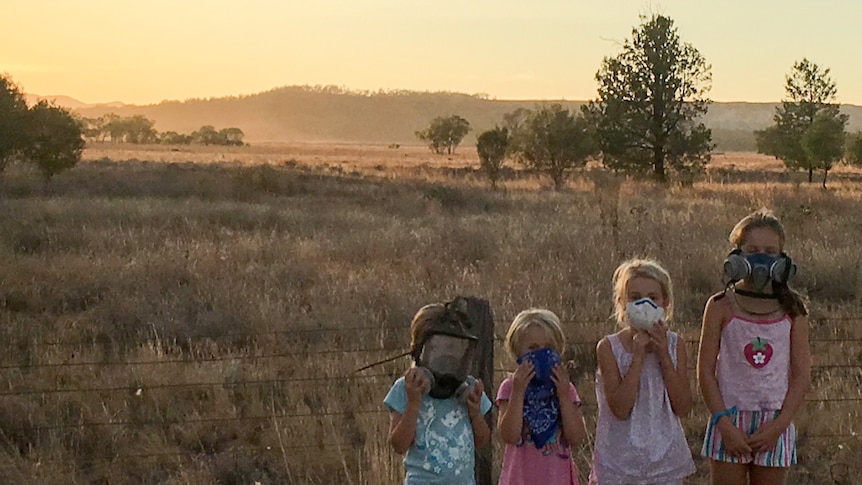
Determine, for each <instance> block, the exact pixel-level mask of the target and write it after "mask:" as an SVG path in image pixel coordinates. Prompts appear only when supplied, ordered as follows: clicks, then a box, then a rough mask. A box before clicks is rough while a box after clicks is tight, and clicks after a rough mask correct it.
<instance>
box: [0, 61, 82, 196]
mask: <svg viewBox="0 0 862 485" xmlns="http://www.w3.org/2000/svg"><path fill="white" fill-rule="evenodd" d="M84 143H85V142H84V138H83V133H82V126H81V122H80V121H79V120H77V119H76V118H75V117H74V116H72V114H71V113H69V112H68V111H67V110H65V109H63V108H60V107H58V106H54V105H53V104H51V103H49V102H47V101H39V102H38V103H36V104H35V105H34V106H31V107H28V106H27V103H26V101H25V99H24V94H23V93H22V91H21V89H20V88H19V87H18V85H17V84H15V83H14V82H13V81H12V80H11V78H9V77H6V76H3V75H0V172H2V171H3V170H5V168H6V166H7V164H8V163H9V162H10V161H20V162H25V163H32V164H33V165H34V166H35V167H36V168H37V169H38V170H39V172H40V173H41V174H42V176H43V177H44V179H45V181H46V182H47V181H49V180H50V179H51V177H53V176H54V175H56V174H58V173H60V172H62V171H64V170H66V169H68V168H71V167H73V166H75V164H76V163H78V161H80V159H81V150H83V148H84Z"/></svg>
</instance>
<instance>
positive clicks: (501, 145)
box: [476, 127, 509, 190]
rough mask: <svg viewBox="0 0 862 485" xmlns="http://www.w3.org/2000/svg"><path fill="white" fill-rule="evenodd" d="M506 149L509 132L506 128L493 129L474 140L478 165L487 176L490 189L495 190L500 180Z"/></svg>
mask: <svg viewBox="0 0 862 485" xmlns="http://www.w3.org/2000/svg"><path fill="white" fill-rule="evenodd" d="M508 147H509V131H508V130H507V129H506V128H500V127H495V128H494V129H493V130H488V131H486V132H484V133H482V134H481V135H479V137H478V138H477V140H476V151H477V152H479V163H480V164H481V167H482V170H483V171H484V172H485V173H486V174H487V175H488V180H490V181H491V188H493V189H494V190H496V189H497V180H498V179H499V178H500V169H501V168H503V159H504V158H506V150H507V149H508Z"/></svg>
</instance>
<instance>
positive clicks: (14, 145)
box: [0, 76, 27, 172]
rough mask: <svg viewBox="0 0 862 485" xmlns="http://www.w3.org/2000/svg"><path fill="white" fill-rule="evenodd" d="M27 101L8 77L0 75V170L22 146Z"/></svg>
mask: <svg viewBox="0 0 862 485" xmlns="http://www.w3.org/2000/svg"><path fill="white" fill-rule="evenodd" d="M26 115H27V102H26V100H25V99H24V94H23V93H22V92H21V89H20V88H19V87H18V85H16V84H15V83H14V82H12V80H11V79H10V78H6V77H4V76H0V172H3V170H4V169H5V168H6V163H7V161H8V160H9V158H10V157H11V156H12V155H13V154H15V153H16V152H17V151H18V150H20V149H21V148H23V142H24V138H25V137H24V119H25V118H26Z"/></svg>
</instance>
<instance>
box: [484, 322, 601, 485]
mask: <svg viewBox="0 0 862 485" xmlns="http://www.w3.org/2000/svg"><path fill="white" fill-rule="evenodd" d="M564 346H565V337H564V336H563V330H562V328H561V326H560V320H559V318H557V316H556V315H554V313H553V312H551V311H548V310H543V309H530V310H525V311H523V312H521V313H520V314H518V316H517V317H515V320H514V321H512V324H511V325H510V326H509V331H508V333H507V334H506V350H508V352H509V354H511V355H512V357H514V358H515V360H516V361H517V363H518V368H517V370H515V373H514V374H512V375H510V376H509V377H507V378H506V380H504V381H503V383H502V384H501V385H500V389H499V391H498V392H497V406H498V408H499V414H498V423H497V426H498V427H499V428H500V437H501V438H502V440H503V442H504V443H505V445H506V447H505V452H504V455H503V470H502V472H501V473H500V481H499V484H500V485H528V484H537V483H538V484H542V485H577V484H578V471H577V469H576V467H575V464H574V462H573V461H572V453H571V447H572V446H573V445H577V444H578V443H580V442H581V441H583V440H584V438H585V437H586V434H587V432H586V426H585V424H584V417H583V416H582V415H581V410H580V406H581V400H580V398H579V397H578V391H577V389H575V386H574V385H573V384H572V383H571V382H570V381H569V375H568V373H567V372H566V369H565V367H563V366H562V365H561V361H560V353H561V352H562V351H563V348H564Z"/></svg>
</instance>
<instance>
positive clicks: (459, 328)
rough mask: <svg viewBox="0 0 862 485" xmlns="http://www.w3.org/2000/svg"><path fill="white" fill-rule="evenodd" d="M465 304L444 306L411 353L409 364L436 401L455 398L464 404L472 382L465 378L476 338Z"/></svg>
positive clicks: (471, 365)
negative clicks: (421, 377) (413, 364)
mask: <svg viewBox="0 0 862 485" xmlns="http://www.w3.org/2000/svg"><path fill="white" fill-rule="evenodd" d="M465 305H466V301H465V300H463V299H456V300H454V301H452V302H449V303H447V304H446V309H445V312H444V313H443V315H442V316H441V317H440V318H439V319H438V320H437V321H436V322H433V323H432V324H431V325H429V327H428V328H427V329H425V331H424V332H423V336H422V339H421V341H419V342H417V343H416V345H415V347H414V348H413V349H412V351H411V355H412V357H413V361H414V362H415V363H416V366H417V367H418V368H420V369H421V370H422V371H423V372H424V373H425V377H426V378H427V379H428V381H429V383H430V385H429V387H428V394H429V395H431V397H434V398H438V399H446V398H450V397H452V396H455V397H456V398H458V399H459V400H461V401H465V400H466V398H467V396H468V395H469V394H470V392H471V391H472V390H473V388H474V387H475V384H476V379H475V378H474V377H473V376H471V375H469V372H470V369H471V368H472V367H473V358H474V354H475V350H476V341H477V340H478V337H476V336H475V335H473V333H472V331H471V330H472V327H473V324H472V322H471V321H470V318H469V315H468V314H467V312H466V310H465V309H466V306H465Z"/></svg>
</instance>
